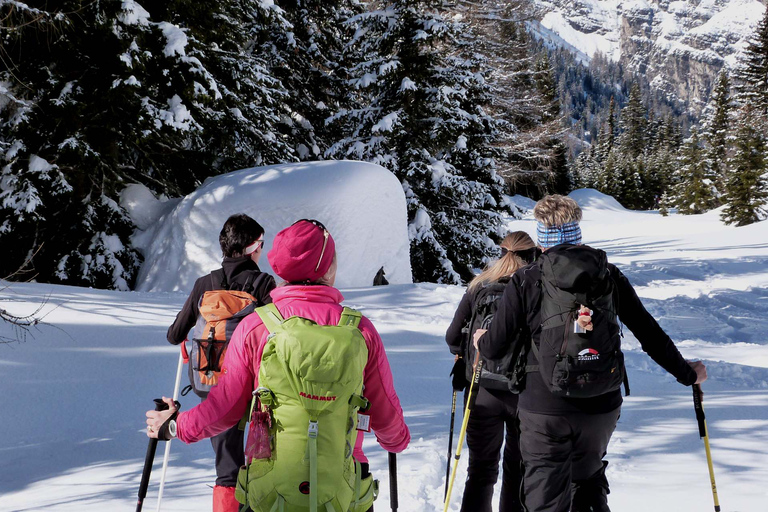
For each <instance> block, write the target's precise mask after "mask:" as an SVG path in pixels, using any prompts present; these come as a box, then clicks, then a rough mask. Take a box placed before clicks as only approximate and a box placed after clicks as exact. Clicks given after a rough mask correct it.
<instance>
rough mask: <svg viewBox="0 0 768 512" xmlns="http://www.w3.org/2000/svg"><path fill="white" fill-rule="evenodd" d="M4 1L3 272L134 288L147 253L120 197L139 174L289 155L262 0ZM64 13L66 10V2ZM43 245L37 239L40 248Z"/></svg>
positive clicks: (189, 174)
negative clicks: (51, 6)
mask: <svg viewBox="0 0 768 512" xmlns="http://www.w3.org/2000/svg"><path fill="white" fill-rule="evenodd" d="M57 8H58V9H59V10H57V11H52V12H44V11H40V10H36V9H31V8H29V6H28V5H27V4H25V3H21V2H14V3H13V4H8V3H5V4H2V5H0V19H3V20H4V22H6V23H7V26H6V28H8V30H7V31H5V33H4V39H3V41H2V45H3V47H2V52H3V54H4V55H7V56H13V58H14V59H15V60H14V61H13V62H12V63H11V65H10V66H8V67H7V68H6V69H4V70H2V71H0V84H3V85H2V87H0V105H3V106H4V107H3V108H0V125H2V129H1V130H0V134H1V135H0V139H1V141H0V144H2V145H3V151H0V168H1V169H2V171H0V205H1V206H0V218H1V219H2V223H0V242H2V243H4V244H5V245H8V244H10V243H12V244H13V246H14V247H15V250H14V251H10V252H9V254H8V257H7V258H3V259H2V263H1V264H0V274H3V275H6V274H8V273H10V272H8V271H9V270H13V269H15V268H17V267H18V265H19V263H20V262H21V261H24V260H25V259H26V258H27V257H29V256H31V255H34V256H33V257H32V261H31V264H32V266H33V268H34V272H35V273H36V274H37V276H38V279H40V280H45V281H54V282H63V283H69V284H75V285H87V286H96V287H112V288H118V289H128V288H129V287H130V286H131V284H132V282H133V280H134V279H135V276H136V273H137V270H138V265H139V261H140V257H139V255H138V253H137V251H136V250H135V249H134V248H132V247H131V243H130V240H129V236H130V234H131V232H132V228H133V226H132V225H131V222H130V220H129V219H128V218H127V215H126V213H125V212H124V210H123V209H122V208H120V207H119V205H118V204H117V202H116V199H117V197H118V193H119V192H120V190H121V189H122V188H123V187H124V186H125V185H126V184H127V183H132V182H134V183H135V182H139V183H143V184H145V185H147V186H149V187H150V188H152V189H154V190H155V191H156V192H162V193H166V194H172V195H179V194H182V193H188V192H190V191H191V190H192V189H194V188H195V187H196V186H198V185H199V184H200V183H201V182H202V180H203V179H204V178H205V177H207V176H210V175H211V174H216V173H218V172H222V171H230V170H233V169H236V168H240V167H245V166H251V165H256V164H265V163H272V162H277V161H282V160H285V159H294V157H293V156H292V150H291V148H290V146H287V145H286V144H285V143H284V142H283V140H282V139H281V138H280V137H278V136H277V134H278V130H277V128H276V126H275V125H276V124H277V123H279V120H280V117H281V114H280V112H281V108H280V101H281V99H282V98H283V97H284V96H285V91H284V90H283V89H282V86H281V85H280V83H279V82H278V81H276V80H275V79H274V77H271V76H270V75H269V74H268V72H267V71H266V68H265V66H264V65H263V64H262V61H261V60H260V58H261V57H260V55H259V53H258V52H257V51H255V50H256V49H255V48H253V47H252V46H249V44H250V43H251V42H252V32H253V31H254V30H256V28H257V27H258V26H259V24H260V22H259V17H262V18H263V19H264V20H274V19H275V16H274V14H275V11H274V10H272V9H271V8H269V7H264V4H263V3H261V2H258V1H256V0H253V1H251V0H237V1H235V0H233V1H228V2H212V3H200V2H194V1H191V0H176V1H170V2H154V3H152V4H151V6H150V5H149V4H148V8H145V7H144V6H142V5H140V4H139V3H137V2H135V1H133V0H125V1H124V2H122V3H121V2H90V3H86V4H83V3H82V2H79V1H76V0H65V1H62V2H58V4H57ZM65 13H70V14H65ZM38 248H39V250H37V249H38Z"/></svg>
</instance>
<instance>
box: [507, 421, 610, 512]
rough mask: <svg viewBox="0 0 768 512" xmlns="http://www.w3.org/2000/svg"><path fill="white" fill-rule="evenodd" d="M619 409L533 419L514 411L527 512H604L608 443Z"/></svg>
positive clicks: (606, 499) (606, 502) (605, 506)
mask: <svg viewBox="0 0 768 512" xmlns="http://www.w3.org/2000/svg"><path fill="white" fill-rule="evenodd" d="M619 413H620V408H617V409H615V410H613V411H611V412H608V413H604V414H585V413H568V414H563V415H547V414H537V413H533V412H530V411H525V410H520V412H519V415H518V416H519V418H520V451H521V454H522V457H523V462H524V464H525V478H524V496H525V499H524V501H525V507H526V510H528V511H529V512H568V511H571V512H610V509H609V508H608V498H607V494H608V492H609V491H608V480H607V479H606V478H605V467H606V466H607V465H608V463H607V462H604V461H603V457H604V456H605V453H606V449H607V448H608V442H609V441H610V440H611V435H612V434H613V431H614V430H615V429H616V422H617V421H618V419H619Z"/></svg>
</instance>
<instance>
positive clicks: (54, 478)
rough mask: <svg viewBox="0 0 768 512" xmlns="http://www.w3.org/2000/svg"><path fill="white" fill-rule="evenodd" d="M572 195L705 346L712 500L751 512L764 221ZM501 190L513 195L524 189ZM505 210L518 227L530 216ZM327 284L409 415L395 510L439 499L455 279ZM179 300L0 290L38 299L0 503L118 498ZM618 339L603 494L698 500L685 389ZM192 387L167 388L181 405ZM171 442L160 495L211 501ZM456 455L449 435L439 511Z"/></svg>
mask: <svg viewBox="0 0 768 512" xmlns="http://www.w3.org/2000/svg"><path fill="white" fill-rule="evenodd" d="M573 196H574V197H575V198H576V199H577V200H578V201H580V202H581V204H582V205H584V207H585V208H584V222H583V224H582V226H583V230H584V239H585V242H586V243H589V244H592V245H594V246H597V247H600V248H603V249H605V250H607V251H608V253H609V257H610V259H611V261H613V262H615V263H616V264H617V265H619V267H620V268H621V269H622V270H623V271H624V272H625V274H626V275H627V276H628V277H629V279H630V280H631V281H632V282H633V283H634V284H635V285H636V287H637V290H638V293H639V294H640V295H641V297H643V301H644V303H645V304H646V306H647V307H648V309H649V310H650V311H651V313H652V314H653V315H654V316H655V317H656V318H658V319H659V321H660V323H661V325H662V326H663V327H664V328H665V329H666V330H667V332H668V333H669V334H670V335H671V336H672V338H673V339H674V340H675V341H676V342H678V346H679V347H680V348H681V350H682V352H683V354H684V355H685V356H686V357H689V358H704V359H705V360H706V363H707V366H708V369H709V373H710V380H709V381H707V382H706V383H705V384H704V390H705V393H706V396H705V408H706V411H707V419H708V426H709V430H710V436H711V443H712V453H713V457H714V462H715V471H716V476H717V485H718V491H719V493H720V501H721V504H722V510H723V511H724V512H736V511H740V512H755V511H761V510H765V509H766V507H765V503H766V499H767V498H768V488H767V487H766V485H765V482H768V339H766V338H768V265H766V263H768V223H766V222H763V223H760V224H756V225H752V226H748V227H744V228H733V227H726V226H723V225H722V224H721V223H720V222H719V220H718V215H717V212H710V213H708V214H704V215H699V216H688V217H684V216H678V215H671V216H669V217H662V216H660V215H659V214H658V213H655V212H633V211H628V210H625V209H623V208H622V207H621V206H619V205H618V204H617V203H615V201H613V200H612V199H611V198H609V197H606V196H603V195H601V194H599V193H597V192H595V191H589V190H586V191H577V192H575V193H574V194H573ZM511 201H513V202H515V203H516V204H518V205H520V206H524V207H526V206H530V202H529V201H526V200H525V199H524V198H519V197H515V198H511ZM509 226H510V229H524V230H526V231H528V232H530V233H532V234H533V233H534V232H535V226H534V223H533V221H532V220H531V219H530V215H527V216H526V218H524V219H523V220H519V221H511V222H510V224H509ZM343 293H344V295H345V297H346V302H345V303H346V304H347V305H350V306H352V307H357V308H360V309H361V310H362V311H363V312H364V313H365V314H366V315H368V316H369V317H370V318H371V320H372V321H373V322H374V324H375V325H376V327H377V328H378V329H379V331H380V332H381V334H382V337H383V339H384V343H385V346H386V347H387V353H388V355H389V358H390V362H391V365H392V368H393V372H394V376H395V384H396V387H397V389H398V392H399V394H400V397H401V401H402V403H403V407H404V410H405V414H406V420H407V422H408V424H409V426H410V427H411V430H412V434H413V442H412V444H411V446H410V447H409V449H408V450H407V451H406V452H404V453H403V454H401V455H400V456H399V457H398V465H399V486H400V510H401V511H404V512H418V511H430V512H431V511H441V510H442V505H441V501H442V495H443V485H444V478H445V463H446V452H447V444H448V442H447V432H448V420H449V407H450V395H451V391H450V384H449V377H448V372H449V371H450V368H451V365H452V358H451V356H450V354H449V353H448V351H447V349H446V346H445V343H444V340H443V336H444V333H445V329H446V327H447V325H448V323H449V321H450V319H451V318H452V315H453V312H454V308H455V307H456V305H457V303H458V301H459V299H460V298H461V295H462V293H463V290H462V289H461V288H460V287H455V286H443V285H432V284H402V285H393V286H387V287H364V288H354V289H344V290H343ZM184 299H185V293H183V292H175V293H169V292H154V293H148V292H109V291H102V290H90V289H83V288H74V287H65V286H53V285H47V284H12V285H10V286H9V287H8V288H6V289H4V290H2V291H1V292H0V300H3V301H4V302H3V304H2V307H4V308H6V309H9V310H11V311H14V312H18V313H21V312H25V311H31V310H32V309H33V308H35V307H36V305H37V304H38V303H40V302H41V301H47V305H46V307H45V310H46V311H48V315H47V316H46V318H45V321H46V323H47V325H42V326H39V328H38V329H36V330H34V331H32V333H31V334H32V336H30V337H29V338H28V339H27V340H26V342H23V343H11V344H7V345H4V346H0V368H1V369H2V370H3V376H4V393H3V398H2V402H1V403H2V406H3V408H2V410H3V411H4V412H5V418H4V419H5V421H4V422H3V429H2V433H3V435H2V438H1V439H0V453H2V459H3V464H2V465H0V510H1V511H11V510H12V511H17V510H38V509H46V510H55V511H91V510H93V511H96V510H99V511H101V510H111V511H120V510H125V511H129V510H133V509H134V507H135V499H136V492H137V489H138V483H139V476H140V473H141V468H142V465H143V457H144V453H145V450H146V443H147V440H146V437H145V436H144V432H143V428H142V426H143V415H144V411H145V410H147V409H149V408H150V407H151V406H152V402H151V400H152V398H154V397H155V396H158V395H160V394H163V393H164V394H170V393H171V391H172V388H173V376H174V375H173V374H174V372H175V367H176V361H177V351H176V349H175V348H174V347H171V346H169V345H168V344H167V343H166V342H165V341H164V339H165V330H166V328H167V326H168V324H169V323H170V322H171V321H172V319H173V317H174V315H175V314H176V312H177V310H178V309H179V308H180V307H181V304H182V303H183V301H184ZM4 327H7V326H4ZM3 332H5V331H3ZM624 348H625V350H626V352H627V364H628V369H629V376H630V379H631V387H632V396H630V397H629V398H627V399H626V400H625V403H624V406H623V410H622V416H621V419H620V421H619V425H618V428H617V430H616V433H615V435H614V437H613V440H612V441H611V445H610V448H609V454H608V457H607V459H608V460H609V461H610V465H609V466H608V476H609V479H610V481H611V485H612V492H611V495H610V504H611V506H612V508H613V510H616V511H620V512H635V511H638V512H639V511H646V510H649V509H650V510H654V511H662V512H664V511H675V512H677V511H681V512H686V511H701V510H712V496H711V492H710V488H709V477H708V473H707V466H706V459H705V456H704V448H703V443H702V441H701V440H700V439H699V437H698V432H697V428H696V422H695V419H694V414H693V408H692V401H691V395H690V389H689V388H685V387H683V386H681V385H680V384H678V383H677V382H676V381H675V380H674V378H673V377H671V376H669V375H667V374H666V373H664V371H663V370H661V369H660V368H659V367H657V366H656V365H655V364H654V363H653V362H652V361H651V360H650V359H649V358H648V357H647V356H646V355H645V354H643V353H642V352H641V351H640V350H639V348H638V344H637V342H636V340H634V338H633V337H632V336H631V335H630V334H629V333H627V337H626V338H625V344H624ZM195 403H196V399H195V398H193V397H191V396H188V397H186V398H184V399H182V404H183V407H185V408H189V407H192V406H193V405H194V404H195ZM459 422H460V418H457V425H458V424H459ZM457 430H458V429H457ZM455 444H456V443H455V442H454V446H455ZM366 447H367V448H366V452H367V454H368V455H369V457H370V458H371V465H372V470H373V471H374V472H375V474H376V476H377V477H378V478H379V479H380V480H381V483H382V492H381V495H380V497H379V500H378V502H377V503H376V510H377V511H379V512H382V511H385V510H389V503H388V482H387V471H386V454H385V453H384V452H383V451H382V450H381V449H379V448H378V447H376V446H375V441H374V440H373V438H372V436H371V437H370V438H369V439H368V440H367V442H366ZM171 453H172V462H171V467H170V468H169V470H168V484H167V486H166V489H165V494H164V498H163V507H162V509H163V510H167V511H173V510H176V511H201V512H202V511H206V510H210V493H211V490H210V487H209V486H211V485H212V483H213V479H214V474H213V458H212V453H211V449H210V445H209V444H208V443H207V442H202V443H198V444H197V445H192V446H186V445H182V444H181V443H179V442H178V441H174V442H173V444H172V449H171ZM161 454H162V449H160V450H158V458H157V460H158V462H157V464H156V465H155V473H154V475H155V476H157V475H158V474H159V467H160V465H159V459H160V458H161ZM466 460H467V452H466V449H465V451H464V454H463V456H462V460H461V465H460V468H459V475H458V480H457V484H456V487H455V488H454V499H453V501H452V507H451V510H454V511H456V510H458V509H459V502H460V496H461V492H462V488H463V480H464V477H465V475H466ZM156 492H157V480H156V479H153V481H152V483H151V485H150V490H149V495H148V497H147V501H146V504H145V507H144V510H155V501H154V498H155V496H156Z"/></svg>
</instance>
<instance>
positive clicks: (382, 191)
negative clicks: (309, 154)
mask: <svg viewBox="0 0 768 512" xmlns="http://www.w3.org/2000/svg"><path fill="white" fill-rule="evenodd" d="M127 197H128V198H130V199H131V201H132V202H133V203H132V205H131V207H130V209H129V211H131V212H141V213H140V215H139V217H140V219H141V223H140V224H138V225H140V226H141V225H144V226H147V225H150V224H151V225H150V227H148V228H147V229H145V230H144V231H138V232H137V233H136V234H135V235H134V238H133V241H134V244H135V245H136V246H137V247H138V248H139V249H140V250H141V251H142V253H143V254H144V264H143V266H142V268H141V271H140V272H139V277H138V280H137V284H136V288H137V289H138V290H140V291H189V290H190V289H191V288H192V285H193V283H194V281H195V279H197V278H198V277H199V276H201V275H204V274H206V273H208V272H210V271H211V270H214V269H216V268H218V267H219V266H220V262H221V249H220V247H219V241H218V237H219V231H220V230H221V227H222V226H223V225H224V222H225V221H226V220H227V217H229V216H230V215H232V214H234V213H246V214H248V215H250V216H251V217H253V218H254V219H256V220H257V221H258V222H259V223H260V224H261V225H262V226H264V229H265V230H266V235H265V240H266V243H265V250H264V252H263V255H262V258H261V260H260V261H259V266H260V267H261V269H262V270H265V271H267V272H270V273H273V272H272V269H271V268H270V266H269V262H268V261H267V257H266V254H267V252H268V251H269V250H270V249H271V248H272V240H273V238H274V236H275V234H277V232H278V231H280V230H281V229H283V228H285V227H287V226H289V225H290V224H292V223H293V222H295V221H297V220H299V219H303V218H313V219H317V220H319V221H320V222H322V223H323V224H324V225H325V226H326V227H327V228H328V230H329V231H330V232H331V234H332V235H333V238H334V240H335V241H336V251H337V255H338V264H339V270H338V274H337V280H336V286H338V287H340V288H350V287H360V286H370V285H371V284H372V282H373V278H374V276H375V275H376V272H377V271H378V270H379V268H381V267H382V266H383V267H384V271H385V272H386V277H387V279H388V280H389V282H390V283H392V284H402V283H410V282H411V264H410V254H409V247H410V244H409V240H408V227H407V226H408V219H407V212H406V202H405V194H404V192H403V189H402V186H401V185H400V182H399V180H398V179H397V178H396V177H395V176H394V175H393V174H392V173H391V172H389V171H388V170H386V169H384V168H383V167H380V166H378V165H374V164H370V163H363V162H352V161H327V162H306V163H299V164H285V165H274V166H267V167H256V168H253V169H244V170H240V171H235V172H231V173H228V174H223V175H221V176H216V177H213V178H209V179H208V180H206V181H205V183H204V184H203V185H202V186H201V187H200V188H199V189H197V190H196V191H195V192H193V193H192V194H190V195H188V196H186V197H184V198H183V199H182V200H181V201H180V202H179V203H178V204H177V205H176V206H175V207H174V208H173V209H172V210H170V211H168V212H166V213H164V214H162V215H161V216H160V218H158V219H157V220H156V221H155V222H153V223H150V222H149V220H148V219H147V218H146V217H147V212H148V211H150V210H152V211H155V212H162V211H163V209H162V208H160V207H159V206H158V205H157V204H156V203H155V202H154V201H155V200H154V199H153V198H148V197H146V195H143V194H140V193H138V191H136V190H133V191H131V192H130V193H128V194H127ZM142 198H143V200H142ZM143 203H146V208H142V204H143ZM273 274H274V273H273Z"/></svg>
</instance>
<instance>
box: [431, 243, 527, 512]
mask: <svg viewBox="0 0 768 512" xmlns="http://www.w3.org/2000/svg"><path fill="white" fill-rule="evenodd" d="M500 246H501V257H500V258H499V259H498V260H496V261H495V262H493V263H492V264H490V265H488V267H486V268H485V270H483V272H482V273H481V274H480V275H478V276H477V277H475V278H474V279H473V280H472V281H471V282H470V283H469V286H468V287H467V292H466V293H465V294H464V297H463V298H462V299H461V302H460V303H459V307H458V309H457V310H456V314H455V315H454V318H453V322H451V325H450V327H449V328H448V331H447V332H446V334H445V341H446V342H447V343H448V347H449V348H450V351H451V353H452V354H454V355H456V357H457V358H463V359H464V361H465V362H466V365H467V366H466V378H467V380H469V379H471V374H472V367H471V365H472V363H473V362H474V347H473V346H472V343H471V340H472V334H473V332H474V331H475V330H476V329H478V328H484V329H487V327H488V326H487V323H489V322H490V320H491V315H492V312H493V311H495V303H496V302H498V300H499V299H500V298H501V296H502V295H503V293H504V288H505V287H506V285H507V283H508V282H509V278H510V277H511V276H512V274H514V273H515V272H517V270H518V269H520V268H522V267H525V266H526V265H528V264H529V263H531V262H533V261H534V260H535V259H536V256H537V255H538V253H539V251H538V249H537V248H536V245H535V244H534V243H533V240H532V239H531V237H530V236H529V235H528V234H527V233H526V232H524V231H515V232H512V233H509V234H508V235H507V236H506V237H505V238H504V240H502V242H501V244H500ZM484 363H485V368H484V369H483V372H482V375H481V379H480V387H479V389H478V390H477V398H476V399H475V403H474V407H473V408H472V414H471V415H470V417H469V424H468V425H467V445H468V447H469V468H468V469H467V482H466V484H465V486H464V497H463V499H462V504H461V510H462V512H470V511H471V512H491V510H492V506H491V500H492V498H493V487H494V485H495V484H496V480H497V479H498V476H499V459H500V452H501V447H502V444H504V442H505V440H506V444H504V459H503V469H504V473H503V477H502V485H501V499H500V502H499V512H518V511H522V510H523V506H522V504H521V502H520V484H521V481H522V470H521V464H520V463H521V458H520V449H519V447H518V433H517V425H516V421H517V419H516V418H517V395H516V394H513V393H511V392H510V388H509V385H510V381H509V380H508V379H507V377H506V374H507V373H508V372H509V371H511V370H512V368H511V365H513V364H514V361H513V360H512V357H511V355H509V356H505V357H503V358H501V359H498V360H494V361H485V360H484ZM467 395H468V393H465V394H464V400H465V403H466V400H467ZM505 430H506V433H505Z"/></svg>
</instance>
